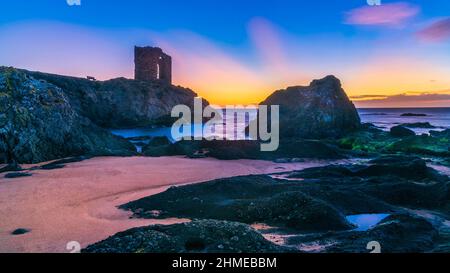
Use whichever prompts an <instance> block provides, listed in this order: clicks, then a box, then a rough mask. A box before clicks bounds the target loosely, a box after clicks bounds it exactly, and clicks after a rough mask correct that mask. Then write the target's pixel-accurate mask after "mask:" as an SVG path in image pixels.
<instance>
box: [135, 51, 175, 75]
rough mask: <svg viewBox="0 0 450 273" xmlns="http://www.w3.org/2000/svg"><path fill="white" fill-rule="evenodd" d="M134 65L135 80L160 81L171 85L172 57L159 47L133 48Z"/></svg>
mask: <svg viewBox="0 0 450 273" xmlns="http://www.w3.org/2000/svg"><path fill="white" fill-rule="evenodd" d="M134 63H135V76H134V78H135V79H136V80H141V81H154V80H161V81H163V82H165V83H168V84H171V83H172V57H170V56H169V55H167V54H165V53H164V52H163V51H162V49H161V48H159V47H135V48H134Z"/></svg>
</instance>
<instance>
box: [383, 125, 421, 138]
mask: <svg viewBox="0 0 450 273" xmlns="http://www.w3.org/2000/svg"><path fill="white" fill-rule="evenodd" d="M389 132H390V134H391V136H393V137H409V136H415V135H416V133H414V131H412V130H410V129H408V128H406V127H403V126H401V125H397V126H394V127H392V128H391V130H390V131H389Z"/></svg>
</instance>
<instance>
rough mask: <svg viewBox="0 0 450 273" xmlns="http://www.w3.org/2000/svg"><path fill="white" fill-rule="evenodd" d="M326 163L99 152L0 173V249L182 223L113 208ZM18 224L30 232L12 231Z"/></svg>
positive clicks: (41, 246)
mask: <svg viewBox="0 0 450 273" xmlns="http://www.w3.org/2000/svg"><path fill="white" fill-rule="evenodd" d="M326 163H330V162H319V161H315V162H308V163H285V164H277V163H273V162H269V161H260V160H229V161H222V160H217V159H210V158H205V159H188V158H183V157H159V158H149V157H98V158H93V159H89V160H85V161H82V162H77V163H71V164H67V165H66V167H65V168H63V169H55V170H35V171H32V173H33V176H31V177H21V178H15V179H5V178H3V174H1V175H0V177H1V178H0V252H2V253H3V252H69V250H67V249H66V245H67V243H68V242H70V241H77V242H79V243H80V244H81V247H86V246H87V245H89V244H92V243H94V242H97V241H100V240H103V239H105V238H107V237H108V236H111V235H113V234H115V233H117V232H120V231H124V230H127V229H129V228H132V227H138V226H145V225H149V224H158V223H160V224H171V223H177V222H182V221H188V219H165V220H149V219H129V217H130V213H129V212H126V211H123V210H119V209H117V206H118V205H121V204H124V203H127V202H129V201H133V200H136V199H139V198H142V197H145V196H148V195H152V194H156V193H159V192H162V191H164V190H166V189H167V188H168V187H170V186H173V185H182V184H189V183H198V182H203V181H209V180H212V179H217V178H224V177H232V176H239V175H248V174H264V173H267V174H268V173H276V172H285V171H290V170H300V169H304V168H307V167H314V166H320V165H325V164H326ZM24 167H29V166H24ZM17 228H26V229H31V232H29V233H26V234H23V235H11V232H12V231H13V230H15V229H17Z"/></svg>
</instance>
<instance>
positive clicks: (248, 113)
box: [111, 107, 450, 141]
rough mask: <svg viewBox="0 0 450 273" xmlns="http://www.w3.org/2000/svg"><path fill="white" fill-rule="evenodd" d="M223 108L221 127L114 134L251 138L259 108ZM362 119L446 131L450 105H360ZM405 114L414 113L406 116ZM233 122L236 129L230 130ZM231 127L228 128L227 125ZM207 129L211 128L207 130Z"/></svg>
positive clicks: (116, 131)
mask: <svg viewBox="0 0 450 273" xmlns="http://www.w3.org/2000/svg"><path fill="white" fill-rule="evenodd" d="M219 110H220V111H222V117H223V123H222V127H221V128H220V130H217V129H216V128H214V129H212V128H205V127H202V125H201V124H193V125H191V127H190V128H189V129H188V130H186V132H182V131H180V132H178V133H175V134H174V135H172V132H171V128H170V127H157V128H153V127H148V128H132V129H114V130H111V131H112V133H113V134H116V135H119V136H122V137H125V138H130V137H142V136H151V137H154V136H166V137H167V138H168V139H170V140H171V141H176V140H179V139H181V138H182V137H183V136H186V135H190V136H200V135H201V134H202V132H206V136H211V135H218V136H222V137H225V138H226V139H234V140H236V139H238V140H242V139H249V138H250V137H249V136H248V135H245V133H244V129H245V128H246V127H247V126H248V124H249V122H250V121H251V120H254V119H255V118H256V109H235V113H244V114H245V118H244V119H238V118H237V115H236V114H235V113H231V114H230V113H228V114H227V111H225V110H224V109H219ZM357 110H358V113H359V116H360V118H361V122H363V123H372V124H374V125H375V126H377V127H378V128H380V129H381V130H386V131H388V130H389V129H390V128H391V127H393V126H396V125H400V124H405V123H424V122H428V123H430V124H431V125H432V126H433V127H434V128H410V129H411V130H413V131H415V132H416V133H417V134H428V133H429V131H430V130H436V131H442V130H445V129H450V107H448V108H360V109H357ZM404 114H412V115H407V116H405V115H404ZM227 124H228V125H231V128H234V129H233V130H230V129H229V128H230V127H227ZM224 128H227V129H224ZM206 129H207V130H206Z"/></svg>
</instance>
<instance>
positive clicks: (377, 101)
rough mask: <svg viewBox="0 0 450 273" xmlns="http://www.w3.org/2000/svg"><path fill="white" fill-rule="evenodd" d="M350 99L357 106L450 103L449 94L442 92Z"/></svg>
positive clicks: (368, 96) (414, 105)
mask: <svg viewBox="0 0 450 273" xmlns="http://www.w3.org/2000/svg"><path fill="white" fill-rule="evenodd" d="M443 92H444V91H443ZM449 92H450V90H449ZM351 99H352V100H354V102H355V104H356V106H357V107H392V106H395V107H427V106H433V107H448V106H449V105H450V94H442V93H423V94H420V95H410V94H398V95H392V96H388V95H386V96H384V95H374V96H370V95H364V96H354V97H351Z"/></svg>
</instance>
